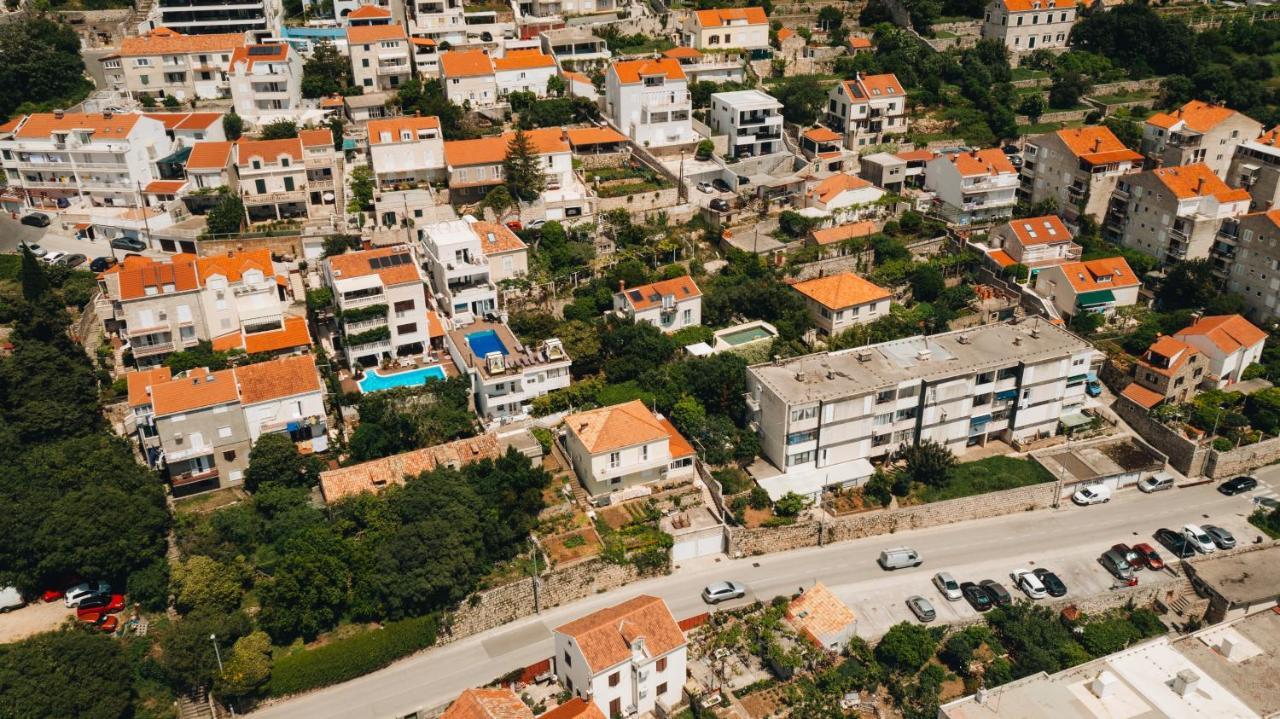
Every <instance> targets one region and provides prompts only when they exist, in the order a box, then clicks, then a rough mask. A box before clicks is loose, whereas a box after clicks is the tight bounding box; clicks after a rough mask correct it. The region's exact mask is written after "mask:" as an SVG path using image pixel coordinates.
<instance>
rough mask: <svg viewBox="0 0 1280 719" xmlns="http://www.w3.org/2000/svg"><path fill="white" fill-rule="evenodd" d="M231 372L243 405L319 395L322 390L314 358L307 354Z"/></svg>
mask: <svg viewBox="0 0 1280 719" xmlns="http://www.w3.org/2000/svg"><path fill="white" fill-rule="evenodd" d="M234 371H235V376H236V383H237V384H239V385H240V402H241V403H243V404H258V403H259V402H266V401H269V400H273V399H283V398H285V397H293V396H295V395H300V394H306V393H308V392H320V391H322V389H323V388H324V386H323V385H322V384H321V383H320V374H319V373H318V372H316V358H315V357H313V356H311V355H309V354H304V355H297V356H294V357H282V358H280V359H276V360H271V361H269V362H259V363H257V364H250V365H245V366H243V367H236V368H235V370H234Z"/></svg>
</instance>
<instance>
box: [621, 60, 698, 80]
mask: <svg viewBox="0 0 1280 719" xmlns="http://www.w3.org/2000/svg"><path fill="white" fill-rule="evenodd" d="M610 68H611V69H612V70H613V72H614V73H615V74H616V75H617V76H618V82H620V83H622V84H624V85H634V84H635V83H638V82H640V80H641V78H644V77H654V76H656V75H663V76H665V77H666V78H667V79H668V80H683V79H685V75H684V68H682V67H680V63H679V62H677V61H676V60H675V59H674V58H670V57H664V58H660V59H657V60H622V61H619V62H615V63H613V65H611V66H610Z"/></svg>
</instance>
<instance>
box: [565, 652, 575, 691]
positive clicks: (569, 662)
mask: <svg viewBox="0 0 1280 719" xmlns="http://www.w3.org/2000/svg"><path fill="white" fill-rule="evenodd" d="M564 665H565V666H566V667H571V666H573V657H571V656H569V652H565V653H564ZM569 688H570V689H573V686H572V685H570V687H569Z"/></svg>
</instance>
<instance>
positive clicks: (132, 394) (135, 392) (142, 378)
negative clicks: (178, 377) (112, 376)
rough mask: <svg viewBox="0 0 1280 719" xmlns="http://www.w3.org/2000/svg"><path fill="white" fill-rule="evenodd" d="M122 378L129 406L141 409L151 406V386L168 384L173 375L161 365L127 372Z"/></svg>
mask: <svg viewBox="0 0 1280 719" xmlns="http://www.w3.org/2000/svg"><path fill="white" fill-rule="evenodd" d="M124 377H125V381H126V383H127V384H128V387H129V406H130V407H142V406H144V405H148V404H151V386H152V385H155V384H160V383H162V382H168V381H169V380H171V379H173V373H172V372H170V371H169V368H168V367H165V366H163V365H161V366H159V367H152V368H151V369H144V370H138V371H137V372H129V373H127V374H125V376H124Z"/></svg>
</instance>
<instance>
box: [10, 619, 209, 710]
mask: <svg viewBox="0 0 1280 719" xmlns="http://www.w3.org/2000/svg"><path fill="white" fill-rule="evenodd" d="M206 642H207V640H206ZM132 681H133V680H132V677H131V676H130V669H129V663H128V662H127V661H126V660H125V657H124V652H123V650H122V645H121V643H120V642H118V641H116V640H114V639H112V638H110V637H108V636H105V635H103V634H101V633H93V632H90V631H85V630H83V629H80V628H75V629H64V630H62V631H57V632H47V633H44V634H37V635H35V636H33V637H31V638H29V639H24V640H22V641H20V642H17V643H15V644H7V645H5V646H4V647H3V648H0V697H3V698H4V699H3V704H4V707H3V712H2V713H3V715H4V716H6V717H15V718H17V717H32V718H34V717H79V718H80V719H124V718H125V717H129V716H132V711H131V710H132V706H131V701H130V699H131V697H130V693H131V687H132Z"/></svg>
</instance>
